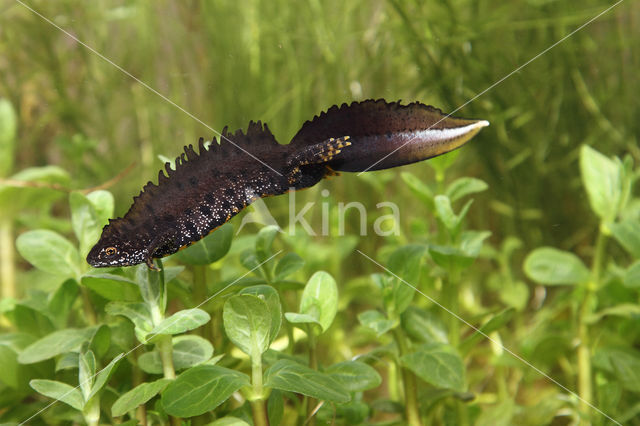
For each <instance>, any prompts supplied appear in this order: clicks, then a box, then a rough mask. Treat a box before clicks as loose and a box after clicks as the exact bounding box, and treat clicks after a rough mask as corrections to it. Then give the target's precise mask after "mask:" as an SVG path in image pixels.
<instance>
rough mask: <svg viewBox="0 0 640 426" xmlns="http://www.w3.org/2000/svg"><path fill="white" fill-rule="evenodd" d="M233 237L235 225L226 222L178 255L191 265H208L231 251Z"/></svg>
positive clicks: (177, 255)
mask: <svg viewBox="0 0 640 426" xmlns="http://www.w3.org/2000/svg"><path fill="white" fill-rule="evenodd" d="M232 239H233V225H231V224H230V223H225V224H224V225H222V226H221V227H220V228H218V229H217V230H216V231H215V232H212V233H211V234H209V235H207V236H206V237H204V238H203V239H201V240H199V241H197V242H196V243H194V244H192V245H191V246H189V247H187V248H186V249H184V250H180V251H179V252H178V253H177V254H176V257H177V258H178V259H180V260H181V261H182V262H184V263H187V264H189V265H208V264H210V263H213V262H216V261H218V260H220V259H222V258H223V257H224V256H225V255H226V254H227V253H228V252H229V249H230V248H231V240H232Z"/></svg>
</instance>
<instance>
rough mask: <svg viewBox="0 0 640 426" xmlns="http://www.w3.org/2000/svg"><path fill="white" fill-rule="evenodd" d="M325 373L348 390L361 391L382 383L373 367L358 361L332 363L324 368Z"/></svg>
mask: <svg viewBox="0 0 640 426" xmlns="http://www.w3.org/2000/svg"><path fill="white" fill-rule="evenodd" d="M325 373H326V374H328V375H330V376H331V377H333V379H334V380H335V381H337V382H338V383H340V385H342V387H343V388H344V389H346V390H347V391H349V392H362V391H365V390H367V389H373V388H376V387H378V386H380V384H381V383H382V378H381V377H380V375H379V374H378V372H377V371H376V370H375V368H373V367H371V366H370V365H368V364H365V363H363V362H358V361H344V362H339V363H337V364H333V365H332V366H330V367H329V368H327V369H326V370H325Z"/></svg>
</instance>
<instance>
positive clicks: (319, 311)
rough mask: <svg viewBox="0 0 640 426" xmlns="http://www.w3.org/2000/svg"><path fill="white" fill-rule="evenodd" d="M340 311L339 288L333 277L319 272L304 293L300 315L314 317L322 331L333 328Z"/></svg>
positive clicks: (311, 279) (312, 278)
mask: <svg viewBox="0 0 640 426" xmlns="http://www.w3.org/2000/svg"><path fill="white" fill-rule="evenodd" d="M337 311H338V286H337V285H336V281H335V280H334V279H333V277H332V276H331V275H329V274H328V273H326V272H324V271H318V272H316V273H315V274H313V275H312V276H311V278H309V281H308V282H307V285H306V286H305V287H304V291H303V292H302V298H301V300H300V313H301V314H306V315H310V316H312V317H314V318H315V319H316V320H317V321H318V323H319V324H320V327H321V328H322V331H323V332H325V331H327V329H328V328H329V327H330V326H331V323H332V322H333V319H334V318H335V316H336V312H337Z"/></svg>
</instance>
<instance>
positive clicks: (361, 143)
mask: <svg viewBox="0 0 640 426" xmlns="http://www.w3.org/2000/svg"><path fill="white" fill-rule="evenodd" d="M488 125H489V122H488V121H485V120H466V119H461V118H454V117H450V116H447V115H446V114H444V113H443V112H442V111H440V110H439V109H437V108H434V107H431V106H427V105H424V104H421V103H418V102H414V103H411V104H409V105H401V104H400V103H399V102H390V103H389V102H386V101H384V100H377V101H373V100H368V101H364V102H354V103H352V104H351V105H347V104H343V105H342V106H341V107H339V108H338V107H337V106H334V107H332V108H330V109H329V110H328V111H327V112H323V113H322V114H320V115H319V116H316V117H315V118H314V119H313V120H311V121H307V122H306V123H305V124H304V125H303V126H302V128H301V129H300V131H298V133H297V134H296V135H295V136H294V138H293V140H292V141H291V146H292V147H294V146H296V147H297V148H298V149H302V148H303V147H306V146H309V145H314V144H317V143H318V142H320V141H323V140H327V139H329V138H340V137H343V136H346V135H348V136H350V138H351V139H350V140H351V142H352V145H351V146H350V147H349V149H345V150H343V152H342V153H341V154H340V155H339V156H336V157H335V158H334V159H332V160H331V161H330V162H328V163H327V165H328V166H329V167H331V169H333V170H337V171H346V172H363V171H368V170H380V169H387V168H390V167H397V166H402V165H405V164H410V163H415V162H417V161H422V160H426V159H428V158H432V157H436V156H438V155H442V154H445V153H447V152H449V151H452V150H454V149H456V148H459V147H460V146H462V145H464V144H465V143H466V142H467V141H468V140H469V139H471V138H472V137H473V136H475V135H476V134H477V133H478V132H479V131H480V129H481V128H483V127H485V126H488Z"/></svg>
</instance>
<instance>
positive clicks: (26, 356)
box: [18, 328, 96, 364]
mask: <svg viewBox="0 0 640 426" xmlns="http://www.w3.org/2000/svg"><path fill="white" fill-rule="evenodd" d="M95 331H96V328H85V329H76V328H67V329H64V330H58V331H54V332H53V333H51V334H49V335H47V336H45V337H43V338H42V339H40V340H36V341H35V342H33V343H32V344H30V345H29V346H27V347H26V348H24V350H23V351H22V352H21V353H20V355H19V356H18V362H20V363H21V364H33V363H36V362H40V361H44V360H45V359H49V358H53V357H54V356H57V355H60V354H62V353H65V352H69V351H71V350H74V349H77V348H78V347H80V345H81V344H82V343H84V342H86V341H87V340H89V339H90V338H91V336H93V334H94V333H95Z"/></svg>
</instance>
